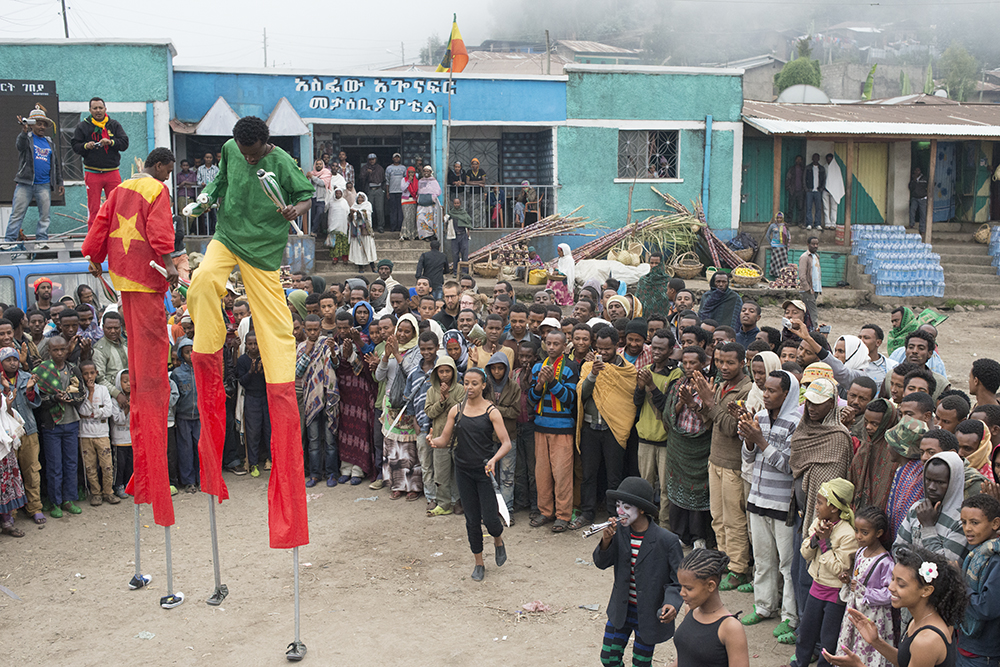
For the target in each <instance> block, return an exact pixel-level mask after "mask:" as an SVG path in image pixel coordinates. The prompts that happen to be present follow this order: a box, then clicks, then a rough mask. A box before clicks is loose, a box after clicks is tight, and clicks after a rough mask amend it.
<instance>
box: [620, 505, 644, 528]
mask: <svg viewBox="0 0 1000 667" xmlns="http://www.w3.org/2000/svg"><path fill="white" fill-rule="evenodd" d="M617 507H618V509H617V512H618V525H619V526H623V527H625V526H631V525H632V524H633V523H635V522H636V521H637V520H638V519H639V508H638V507H636V506H635V505H629V504H628V503H625V502H622V501H620V500H619V501H617Z"/></svg>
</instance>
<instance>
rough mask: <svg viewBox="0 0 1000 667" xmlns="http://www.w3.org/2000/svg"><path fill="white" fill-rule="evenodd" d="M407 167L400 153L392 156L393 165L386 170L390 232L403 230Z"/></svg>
mask: <svg viewBox="0 0 1000 667" xmlns="http://www.w3.org/2000/svg"><path fill="white" fill-rule="evenodd" d="M406 173H407V170H406V167H404V166H403V157H402V156H401V155H400V154H399V153H393V154H392V164H390V165H389V166H388V167H386V168H385V179H386V182H387V185H388V193H387V196H388V200H389V225H388V229H389V231H390V232H399V231H401V230H402V229H403V179H404V178H405V177H406Z"/></svg>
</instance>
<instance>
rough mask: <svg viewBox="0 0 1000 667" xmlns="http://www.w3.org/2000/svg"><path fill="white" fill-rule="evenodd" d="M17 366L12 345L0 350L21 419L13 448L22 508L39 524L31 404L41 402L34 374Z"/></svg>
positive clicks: (37, 468)
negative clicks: (17, 441) (18, 437)
mask: <svg viewBox="0 0 1000 667" xmlns="http://www.w3.org/2000/svg"><path fill="white" fill-rule="evenodd" d="M20 366H21V360H20V358H19V356H18V353H17V350H16V349H14V348H13V347H7V348H4V349H2V350H0V367H2V369H3V382H4V383H5V384H6V385H8V386H9V387H10V389H11V391H13V392H14V394H13V404H14V410H15V411H16V412H17V414H18V415H20V417H21V419H23V420H24V435H22V436H21V446H20V447H18V449H17V465H18V467H19V468H20V469H21V476H22V478H23V480H24V497H25V504H24V510H25V511H26V512H27V513H28V514H30V515H31V516H32V520H33V521H34V522H35V524H37V525H39V526H40V525H43V524H44V523H45V515H44V514H42V497H41V477H40V476H39V474H38V473H39V471H41V469H42V464H41V463H40V461H39V459H38V453H39V452H38V426H37V424H36V422H35V411H34V409H33V408H37V407H38V406H40V405H41V404H42V397H41V394H39V393H38V392H37V391H36V387H35V378H34V376H32V375H31V373H27V372H25V371H22V370H20Z"/></svg>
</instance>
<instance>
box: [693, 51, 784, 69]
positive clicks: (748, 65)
mask: <svg viewBox="0 0 1000 667" xmlns="http://www.w3.org/2000/svg"><path fill="white" fill-rule="evenodd" d="M786 62H788V61H787V60H784V59H782V58H779V57H777V56H773V55H771V54H769V53H768V54H764V55H760V56H752V57H750V58H743V59H741V60H729V61H727V62H724V63H703V64H702V67H735V68H737V69H744V70H745V69H753V68H755V67H762V66H764V65H772V64H774V63H778V64H779V65H784V64H785V63H786Z"/></svg>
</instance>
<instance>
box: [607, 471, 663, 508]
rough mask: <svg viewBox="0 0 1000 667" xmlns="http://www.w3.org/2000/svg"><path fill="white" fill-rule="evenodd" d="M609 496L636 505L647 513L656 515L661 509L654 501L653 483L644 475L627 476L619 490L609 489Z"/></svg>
mask: <svg viewBox="0 0 1000 667" xmlns="http://www.w3.org/2000/svg"><path fill="white" fill-rule="evenodd" d="M607 495H608V497H609V498H612V499H614V500H620V501H622V502H623V503H628V504H629V505H635V506H636V507H638V508H639V509H641V510H642V511H643V512H645V513H646V514H649V515H651V516H656V515H657V514H658V513H659V509H658V508H657V507H656V503H654V502H653V485H652V484H650V483H649V482H647V481H646V480H644V479H643V478H642V477H626V478H625V479H624V480H622V483H621V484H619V485H618V490H617V491H608V493H607Z"/></svg>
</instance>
